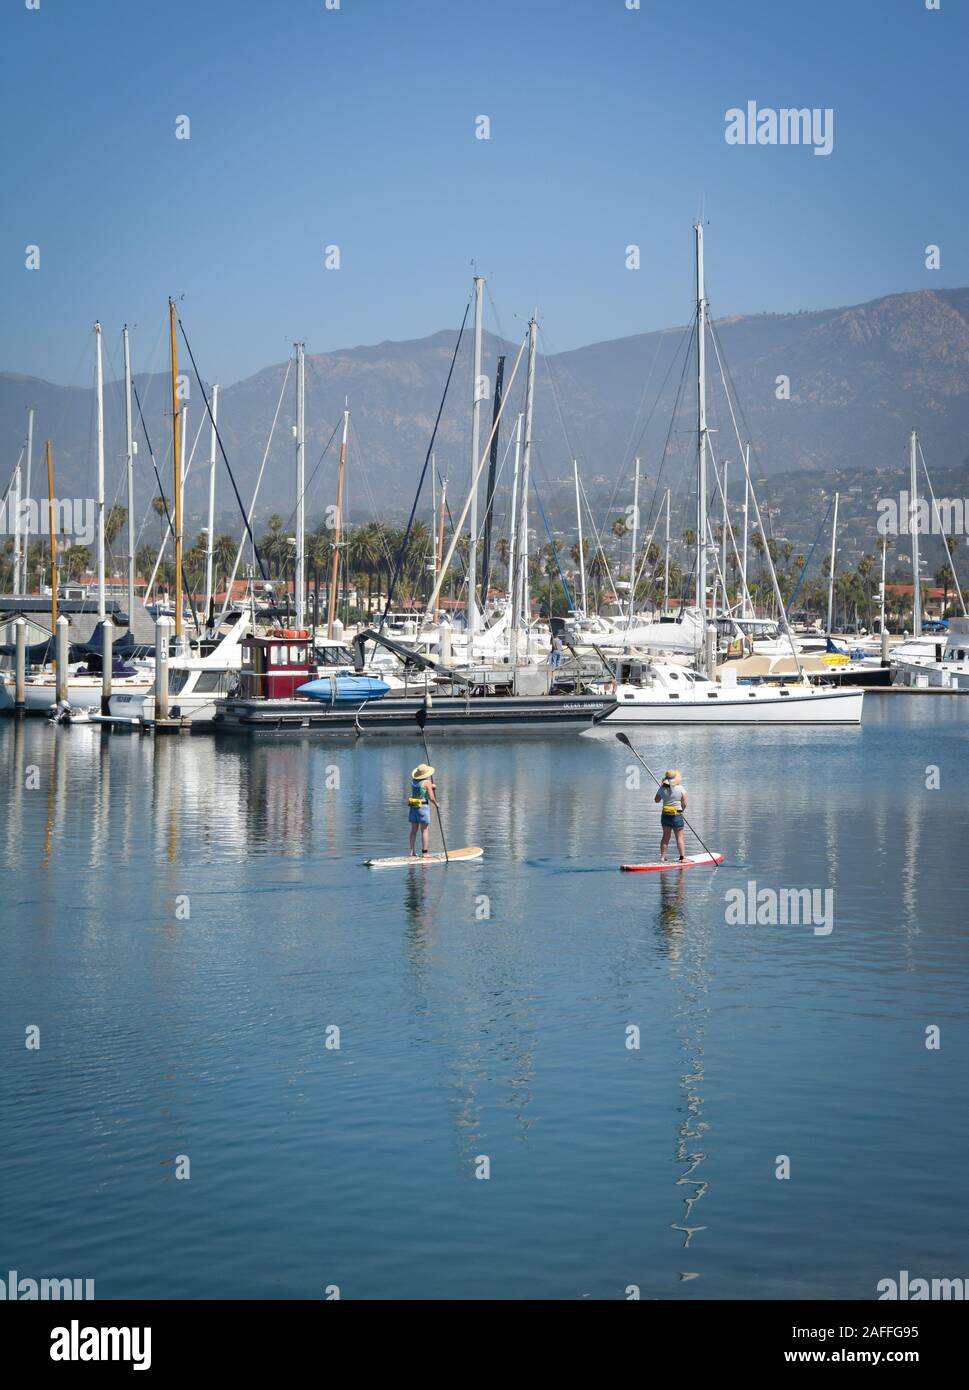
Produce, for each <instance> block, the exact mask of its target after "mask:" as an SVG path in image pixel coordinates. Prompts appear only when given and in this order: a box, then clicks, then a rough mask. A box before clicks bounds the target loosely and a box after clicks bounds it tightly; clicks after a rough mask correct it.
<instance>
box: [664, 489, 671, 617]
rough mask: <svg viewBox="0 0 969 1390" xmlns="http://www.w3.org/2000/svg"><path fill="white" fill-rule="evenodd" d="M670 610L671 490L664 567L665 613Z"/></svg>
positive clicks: (668, 492) (668, 490) (668, 498)
mask: <svg viewBox="0 0 969 1390" xmlns="http://www.w3.org/2000/svg"><path fill="white" fill-rule="evenodd" d="M669 609H670V489H669V488H667V489H666V560H665V563H664V565H663V612H664V613H668V612H669Z"/></svg>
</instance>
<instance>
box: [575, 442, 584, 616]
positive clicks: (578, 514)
mask: <svg viewBox="0 0 969 1390" xmlns="http://www.w3.org/2000/svg"><path fill="white" fill-rule="evenodd" d="M572 471H573V472H574V474H575V515H576V519H577V521H578V524H579V581H580V583H581V585H582V590H581V592H582V614H583V616H585V614H586V612H587V611H588V610H587V608H586V602H585V552H584V551H583V549H582V499H581V497H580V495H579V460H578V459H573V460H572Z"/></svg>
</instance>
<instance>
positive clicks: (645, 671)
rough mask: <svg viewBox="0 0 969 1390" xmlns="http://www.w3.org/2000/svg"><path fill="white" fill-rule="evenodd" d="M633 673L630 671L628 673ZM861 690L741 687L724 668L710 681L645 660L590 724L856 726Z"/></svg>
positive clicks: (667, 664)
mask: <svg viewBox="0 0 969 1390" xmlns="http://www.w3.org/2000/svg"><path fill="white" fill-rule="evenodd" d="M632 674H635V673H632ZM863 700H864V691H863V690H856V689H852V688H850V687H849V688H843V689H842V688H839V689H833V688H829V687H826V686H817V685H810V684H808V683H806V682H798V683H793V682H792V683H791V684H778V685H767V684H758V685H744V684H741V683H740V682H738V681H737V680H736V678H735V676H734V674H733V673H732V672H730V671H727V672H725V673H724V674H723V677H722V679H721V680H719V681H712V680H710V679H709V678H708V677H707V676H704V675H701V674H700V673H699V672H697V671H690V670H688V669H687V668H686V667H684V666H675V665H673V664H672V663H670V662H662V661H651V662H648V663H646V664H645V665H644V666H643V667H642V670H641V673H640V679H639V681H638V683H636V684H631V683H620V684H617V685H616V688H615V692H614V697H613V702H612V704H610V705H609V706H608V707H607V708H606V709H605V710H603V712H602V714H600V715H598V716H597V717H596V721H595V723H596V727H600V726H603V725H608V726H610V727H612V726H614V725H619V726H621V725H623V724H860V723H861V711H862V702H863Z"/></svg>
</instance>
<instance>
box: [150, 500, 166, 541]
mask: <svg viewBox="0 0 969 1390" xmlns="http://www.w3.org/2000/svg"><path fill="white" fill-rule="evenodd" d="M151 509H152V511H153V512H154V513H155V515H156V516H157V517H158V544H159V545H161V543H162V541H163V540H164V538H165V530H164V526H165V520H166V517H167V516H168V498H167V497H153V498H152V499H151Z"/></svg>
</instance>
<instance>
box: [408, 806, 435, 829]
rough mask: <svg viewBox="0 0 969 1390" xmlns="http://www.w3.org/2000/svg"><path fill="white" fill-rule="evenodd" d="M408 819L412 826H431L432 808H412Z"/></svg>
mask: <svg viewBox="0 0 969 1390" xmlns="http://www.w3.org/2000/svg"><path fill="white" fill-rule="evenodd" d="M407 819H408V820H409V821H410V823H411V825H430V823H431V808H430V806H412V807H411V808H410V814H409V815H408V817H407Z"/></svg>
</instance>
